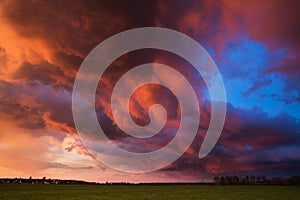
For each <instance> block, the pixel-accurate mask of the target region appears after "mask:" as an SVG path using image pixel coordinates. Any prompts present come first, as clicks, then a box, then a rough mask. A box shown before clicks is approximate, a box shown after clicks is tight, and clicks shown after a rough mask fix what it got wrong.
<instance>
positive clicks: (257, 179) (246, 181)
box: [213, 175, 300, 185]
mask: <svg viewBox="0 0 300 200" xmlns="http://www.w3.org/2000/svg"><path fill="white" fill-rule="evenodd" d="M213 180H214V184H216V185H300V176H296V175H294V176H291V177H288V178H284V177H273V178H267V177H266V176H245V177H239V176H216V177H214V179H213Z"/></svg>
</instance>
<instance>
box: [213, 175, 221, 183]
mask: <svg viewBox="0 0 300 200" xmlns="http://www.w3.org/2000/svg"><path fill="white" fill-rule="evenodd" d="M214 183H215V184H216V185H219V184H220V178H219V177H218V176H216V177H214Z"/></svg>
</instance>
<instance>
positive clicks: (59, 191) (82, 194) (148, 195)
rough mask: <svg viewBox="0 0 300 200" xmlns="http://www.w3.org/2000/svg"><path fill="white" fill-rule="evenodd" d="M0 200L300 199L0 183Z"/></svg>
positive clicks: (271, 191) (268, 193) (201, 190)
mask: <svg viewBox="0 0 300 200" xmlns="http://www.w3.org/2000/svg"><path fill="white" fill-rule="evenodd" d="M0 199H5V200H8V199H103V200H106V199H107V200H114V199H118V200H122V199H124V200H126V199H128V200H129V199H130V200H134V199H137V200H158V199H170V200H176V199H178V200H179V199H180V200H181V199H190V200H198V199H200V200H201V199H218V200H220V199H224V200H227V199H230V200H231V199H253V200H254V199H255V200H259V199H272V200H276V199H278V200H282V199H284V200H289V199H295V200H296V199H300V187H299V186H298V187H296V186H201V185H159V186H155V185H43V184H0Z"/></svg>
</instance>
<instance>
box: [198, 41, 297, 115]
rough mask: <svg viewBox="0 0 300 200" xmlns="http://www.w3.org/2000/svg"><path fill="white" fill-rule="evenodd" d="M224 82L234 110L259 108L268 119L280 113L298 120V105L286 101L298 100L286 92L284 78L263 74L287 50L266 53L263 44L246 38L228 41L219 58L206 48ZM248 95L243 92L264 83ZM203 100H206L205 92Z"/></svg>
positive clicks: (282, 56) (281, 57)
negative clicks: (267, 82) (235, 108)
mask: <svg viewBox="0 0 300 200" xmlns="http://www.w3.org/2000/svg"><path fill="white" fill-rule="evenodd" d="M209 53H210V55H211V56H212V57H213V59H214V61H215V62H216V64H217V66H218V68H219V70H220V72H221V74H222V76H223V80H224V84H225V87H226V95H227V101H228V103H230V104H232V105H233V106H235V107H239V108H244V109H252V108H254V107H260V108H261V109H262V110H263V111H264V112H266V113H267V115H268V116H269V117H276V116H278V115H279V114H280V113H282V112H286V113H288V114H289V115H291V116H293V117H295V118H297V119H298V120H299V119H300V112H299V111H300V103H299V102H297V101H292V102H287V101H286V100H285V99H286V98H289V99H293V97H297V95H298V91H297V90H290V91H286V90H285V79H284V78H283V76H281V74H280V73H277V72H272V73H271V72H266V69H267V68H268V67H271V66H278V65H280V64H282V63H281V62H282V61H283V59H284V58H285V57H286V49H279V50H268V49H267V48H266V46H264V45H263V44H262V43H260V42H257V41H254V40H251V39H250V38H249V37H248V36H244V37H241V38H237V39H236V41H229V42H228V43H227V45H226V47H225V48H224V51H223V52H222V53H221V55H215V53H214V52H213V51H212V49H209ZM267 80H268V81H269V84H262V85H261V86H260V87H258V88H257V89H256V90H253V91H252V92H251V93H249V95H244V94H245V92H246V91H248V90H249V89H250V88H252V87H253V85H254V84H255V83H257V82H262V83H264V82H266V81H267ZM204 95H205V96H206V97H205V98H207V99H209V94H208V93H207V90H206V91H205V92H204Z"/></svg>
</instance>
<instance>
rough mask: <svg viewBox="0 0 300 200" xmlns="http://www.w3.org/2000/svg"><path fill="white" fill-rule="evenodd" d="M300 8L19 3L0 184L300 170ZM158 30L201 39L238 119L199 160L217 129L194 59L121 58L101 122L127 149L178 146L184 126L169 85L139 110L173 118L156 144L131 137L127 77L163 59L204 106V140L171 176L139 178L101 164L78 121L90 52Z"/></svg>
mask: <svg viewBox="0 0 300 200" xmlns="http://www.w3.org/2000/svg"><path fill="white" fill-rule="evenodd" d="M299 8H300V3H299V1H297V0H295V1H292V0H288V1H284V2H283V1H280V0H266V1H259V0H257V1H250V0H249V1H231V0H222V1H219V0H216V1H214V0H204V1H200V0H198V1H197V0H188V1H180V0H178V1H177V0H175V1H173V0H172V1H171V0H170V1H158V0H151V1H129V0H128V1H76V0H74V1H46V0H41V1H34V0H32V1H30V0H28V1H17V0H16V1H14V0H4V1H1V2H0V30H1V32H0V177H29V176H33V177H43V176H47V177H51V178H68V179H83V180H92V181H101V182H104V181H134V182H144V181H203V180H210V178H212V177H214V176H217V175H252V174H255V175H266V176H286V175H293V174H299V173H300V170H299V169H300V154H299V152H300V37H299V35H300V23H299V17H300V16H299ZM146 26H155V27H165V28H170V29H174V30H177V31H180V32H183V33H185V34H187V35H188V36H190V37H192V38H193V39H195V40H196V41H198V42H199V43H200V44H202V45H203V46H204V47H205V49H206V50H207V51H208V52H209V53H210V55H211V56H212V58H213V59H214V61H215V62H216V64H217V66H218V68H219V70H220V72H221V74H222V77H223V80H224V84H225V87H226V93H227V98H228V103H227V109H228V111H227V117H226V121H225V126H224V130H223V132H222V135H221V137H220V139H219V141H218V143H217V145H216V146H215V148H214V149H213V151H212V152H210V154H209V155H208V156H207V157H205V158H203V159H201V160H199V158H198V156H197V154H198V151H199V148H200V146H201V144H202V139H203V136H205V134H206V130H207V127H208V124H209V120H210V101H209V98H208V95H207V90H206V88H205V84H204V83H203V80H202V79H201V77H199V75H197V74H196V73H195V71H193V68H192V67H191V66H190V64H189V63H187V62H186V61H185V60H183V59H181V58H178V56H176V55H173V54H171V53H167V52H164V51H159V50H150V49H148V50H138V51H134V52H130V53H128V54H126V55H123V56H121V57H120V58H119V59H117V60H116V61H115V62H114V63H112V64H111V65H110V66H109V68H108V69H107V70H106V71H105V73H104V75H103V77H102V78H101V80H100V82H99V86H98V90H97V98H96V105H95V106H96V110H97V112H98V120H99V122H100V124H101V126H102V127H103V129H104V131H105V132H106V134H107V136H108V137H109V138H110V139H111V140H113V141H115V143H116V144H117V145H119V146H120V147H122V148H124V149H127V150H129V151H133V152H148V151H153V150H155V149H158V148H160V147H162V146H164V145H165V144H167V143H168V142H169V141H170V140H171V139H172V138H173V137H174V135H175V134H176V128H178V126H179V123H180V122H179V119H180V117H179V115H180V112H179V111H178V101H177V99H176V97H175V96H174V95H173V93H172V92H170V90H168V89H167V88H164V87H160V86H158V85H153V84H152V85H146V86H144V87H142V88H139V89H138V90H137V91H136V92H135V93H134V94H133V96H132V98H131V102H130V111H131V116H132V118H133V119H134V121H135V122H136V123H137V124H139V125H146V124H147V123H149V116H148V113H147V110H148V108H149V107H150V106H151V105H153V104H156V103H160V104H162V105H163V106H164V107H165V109H166V110H167V113H168V120H167V123H166V125H165V127H164V129H163V132H162V133H159V134H158V135H156V136H154V137H153V138H152V139H134V138H132V137H129V136H128V135H126V134H125V133H124V132H122V131H121V130H120V129H119V128H118V127H117V125H116V123H115V122H114V119H113V117H112V112H111V110H110V95H111V92H112V89H113V88H114V85H115V84H116V82H117V80H118V79H119V78H120V77H121V76H122V74H124V73H125V72H126V71H128V70H129V69H131V68H132V67H134V66H137V65H140V64H143V63H149V62H157V63H163V64H167V65H169V66H172V67H174V68H175V69H177V70H178V71H179V72H181V73H182V74H183V75H184V76H186V77H187V79H188V80H189V81H190V82H191V83H192V85H193V88H194V89H195V92H196V94H197V97H198V100H199V102H200V103H201V106H200V109H201V123H200V126H199V129H198V134H197V136H196V138H195V140H194V142H193V144H192V145H191V147H190V148H189V149H188V150H187V151H186V153H185V154H184V155H183V156H181V157H180V158H179V159H178V160H177V161H176V162H174V163H173V164H171V165H169V166H167V167H166V168H164V169H162V170H160V171H157V172H152V173H147V174H127V173H122V172H119V171H115V170H113V169H110V168H108V167H106V166H104V165H103V164H101V163H100V162H98V161H97V160H95V159H94V158H93V157H92V156H91V155H90V154H89V152H88V151H87V150H86V149H85V147H84V146H83V145H82V143H81V140H80V138H79V137H78V134H77V132H76V130H75V127H74V122H73V117H72V110H71V106H72V88H73V83H74V80H75V76H76V73H77V70H78V69H79V67H80V65H81V63H82V61H83V60H84V58H85V57H86V56H87V55H88V53H89V52H90V51H91V50H92V49H93V48H94V47H95V46H96V45H98V44H99V43H100V42H101V41H103V40H105V39H106V38H108V37H109V36H112V35H114V34H117V33H119V32H121V31H125V30H128V29H132V28H138V27H146Z"/></svg>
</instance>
